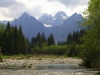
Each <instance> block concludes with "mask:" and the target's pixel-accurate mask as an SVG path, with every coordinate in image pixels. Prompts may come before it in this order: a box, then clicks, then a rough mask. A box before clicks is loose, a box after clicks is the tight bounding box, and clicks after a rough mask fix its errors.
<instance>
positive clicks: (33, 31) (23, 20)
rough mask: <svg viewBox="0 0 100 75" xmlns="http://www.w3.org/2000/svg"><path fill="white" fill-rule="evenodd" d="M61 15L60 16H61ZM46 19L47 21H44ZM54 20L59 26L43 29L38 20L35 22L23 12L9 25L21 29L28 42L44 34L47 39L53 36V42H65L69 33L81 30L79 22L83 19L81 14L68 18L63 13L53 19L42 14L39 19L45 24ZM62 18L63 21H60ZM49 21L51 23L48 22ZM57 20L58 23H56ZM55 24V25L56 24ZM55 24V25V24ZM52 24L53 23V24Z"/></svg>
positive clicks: (34, 19) (33, 18)
mask: <svg viewBox="0 0 100 75" xmlns="http://www.w3.org/2000/svg"><path fill="white" fill-rule="evenodd" d="M61 14H62V15H61ZM46 18H48V19H46ZM51 18H52V19H55V21H56V22H57V23H58V24H60V21H61V23H62V24H61V25H53V26H52V27H48V28H47V27H45V26H44V24H43V23H41V22H40V20H37V19H36V18H35V17H33V16H31V15H30V14H28V13H27V12H24V13H23V14H22V15H21V16H20V17H19V18H17V19H14V20H13V21H11V22H10V23H11V25H17V26H20V25H21V27H22V29H23V33H24V35H25V36H26V37H28V38H29V40H30V39H31V38H32V37H34V36H36V35H37V33H39V32H40V33H43V32H44V33H45V35H46V37H48V36H49V35H50V34H53V35H54V38H55V41H56V42H57V41H58V40H59V41H64V40H66V38H67V36H68V34H69V33H72V32H73V31H77V30H78V31H79V30H80V29H81V25H80V22H82V21H83V17H82V15H81V14H77V13H74V14H73V15H72V16H70V17H68V16H66V14H65V13H64V12H58V13H57V14H56V15H55V16H54V17H52V16H51V15H48V14H44V15H43V17H41V19H46V20H44V21H45V22H46V21H48V22H47V23H49V22H50V23H51V21H52V19H51ZM62 18H63V19H62ZM50 20H51V21H50ZM58 20H59V22H58ZM56 22H55V23H56ZM57 23H56V24H57ZM53 24H54V23H53Z"/></svg>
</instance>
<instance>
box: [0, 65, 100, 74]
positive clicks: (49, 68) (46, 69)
mask: <svg viewBox="0 0 100 75" xmlns="http://www.w3.org/2000/svg"><path fill="white" fill-rule="evenodd" d="M0 75H99V74H98V71H93V70H91V69H86V68H84V67H82V66H79V65H78V64H35V65H34V66H33V65H32V67H31V68H23V67H22V66H17V65H16V66H5V67H3V68H1V69H0Z"/></svg>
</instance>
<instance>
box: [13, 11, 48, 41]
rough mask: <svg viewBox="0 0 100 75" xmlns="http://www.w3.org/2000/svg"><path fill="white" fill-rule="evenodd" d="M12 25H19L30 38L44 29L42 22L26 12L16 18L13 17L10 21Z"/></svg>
mask: <svg viewBox="0 0 100 75" xmlns="http://www.w3.org/2000/svg"><path fill="white" fill-rule="evenodd" d="M12 25H17V26H20V25H21V27H22V29H23V33H24V34H25V36H26V37H28V38H29V39H31V37H33V36H36V35H37V33H39V32H41V33H42V32H45V30H46V29H45V27H44V25H43V24H42V23H40V22H39V21H38V20H37V19H36V18H35V17H33V16H31V15H29V14H28V13H27V12H25V13H23V14H22V15H21V17H19V18H18V19H15V20H14V21H13V22H12Z"/></svg>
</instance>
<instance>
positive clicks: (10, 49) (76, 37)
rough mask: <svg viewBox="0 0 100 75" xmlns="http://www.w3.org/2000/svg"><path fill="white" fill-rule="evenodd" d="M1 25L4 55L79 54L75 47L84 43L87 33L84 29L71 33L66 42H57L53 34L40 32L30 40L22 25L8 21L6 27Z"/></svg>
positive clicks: (0, 43) (0, 42) (1, 42)
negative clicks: (11, 23)
mask: <svg viewBox="0 0 100 75" xmlns="http://www.w3.org/2000/svg"><path fill="white" fill-rule="evenodd" d="M0 27H1V28H2V30H1V32H0V34H1V36H0V40H1V41H0V47H1V49H2V50H1V53H2V54H4V55H19V54H24V55H26V54H52V55H66V56H79V50H78V49H77V50H75V48H76V46H77V47H78V45H80V44H82V42H81V41H80V38H81V37H82V36H83V34H84V33H85V31H84V30H83V29H82V30H80V31H77V32H73V33H72V34H71V33H70V34H69V35H68V37H66V41H65V42H60V41H58V43H57V44H56V43H55V40H54V37H53V35H52V34H50V35H49V37H48V38H46V37H45V34H44V33H42V34H41V33H40V32H39V33H38V34H37V36H36V37H32V39H31V40H30V41H29V40H28V39H27V38H26V37H25V36H24V34H23V32H22V28H21V26H20V27H17V26H11V25H10V23H9V22H8V23H7V25H6V27H5V28H4V25H3V24H0ZM69 47H70V48H69ZM70 49H71V50H70Z"/></svg>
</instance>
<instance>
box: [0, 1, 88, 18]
mask: <svg viewBox="0 0 100 75" xmlns="http://www.w3.org/2000/svg"><path fill="white" fill-rule="evenodd" d="M88 1H89V0H0V20H12V19H14V18H18V17H19V16H20V15H21V14H22V13H24V12H28V13H29V14H30V15H32V16H34V17H36V18H38V17H40V16H41V15H43V14H44V13H47V14H51V15H55V13H56V12H58V11H64V12H66V14H67V15H68V16H70V15H72V14H73V13H75V12H77V13H82V12H83V11H84V10H85V9H86V8H87V6H88Z"/></svg>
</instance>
